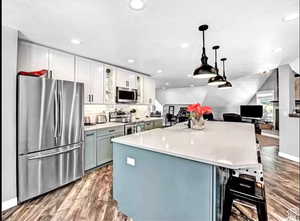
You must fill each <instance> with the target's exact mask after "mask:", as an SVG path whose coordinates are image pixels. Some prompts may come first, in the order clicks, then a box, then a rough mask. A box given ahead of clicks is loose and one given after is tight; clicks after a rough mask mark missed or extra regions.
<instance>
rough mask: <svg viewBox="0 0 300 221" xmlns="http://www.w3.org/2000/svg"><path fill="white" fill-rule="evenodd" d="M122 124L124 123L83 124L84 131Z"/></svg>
mask: <svg viewBox="0 0 300 221" xmlns="http://www.w3.org/2000/svg"><path fill="white" fill-rule="evenodd" d="M124 125H125V123H116V122H107V123H104V124H96V125H92V126H84V131H90V130H99V129H103V128H110V127H117V126H124Z"/></svg>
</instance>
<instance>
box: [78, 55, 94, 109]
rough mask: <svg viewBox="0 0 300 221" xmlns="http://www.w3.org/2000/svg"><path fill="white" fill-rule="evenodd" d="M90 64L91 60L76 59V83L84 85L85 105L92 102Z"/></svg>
mask: <svg viewBox="0 0 300 221" xmlns="http://www.w3.org/2000/svg"><path fill="white" fill-rule="evenodd" d="M89 73H90V64H89V60H87V59H84V58H80V57H76V72H75V81H77V82H81V83H84V103H89V102H91V94H90V88H89V83H90V75H89Z"/></svg>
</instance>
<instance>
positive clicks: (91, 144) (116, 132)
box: [84, 126, 124, 170]
mask: <svg viewBox="0 0 300 221" xmlns="http://www.w3.org/2000/svg"><path fill="white" fill-rule="evenodd" d="M123 135H124V127H123V126H122V127H121V126H120V127H114V128H103V129H98V130H94V131H88V132H86V133H85V142H84V146H85V147H84V148H85V170H89V169H92V168H94V167H97V166H100V165H102V164H105V163H108V162H110V161H112V159H113V147H112V142H111V139H113V138H115V137H120V136H123Z"/></svg>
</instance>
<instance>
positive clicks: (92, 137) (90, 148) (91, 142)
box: [84, 131, 97, 170]
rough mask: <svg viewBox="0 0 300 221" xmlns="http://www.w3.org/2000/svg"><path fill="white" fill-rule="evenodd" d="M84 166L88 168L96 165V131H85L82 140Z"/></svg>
mask: <svg viewBox="0 0 300 221" xmlns="http://www.w3.org/2000/svg"><path fill="white" fill-rule="evenodd" d="M84 158H85V163H84V168H85V170H89V169H91V168H93V167H96V165H97V158H96V131H88V132H86V133H85V140H84Z"/></svg>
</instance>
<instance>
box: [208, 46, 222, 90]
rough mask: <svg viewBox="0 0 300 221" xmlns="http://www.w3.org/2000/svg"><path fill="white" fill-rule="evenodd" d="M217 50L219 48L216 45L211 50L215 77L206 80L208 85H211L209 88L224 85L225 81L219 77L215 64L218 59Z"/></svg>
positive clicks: (216, 64)
mask: <svg viewBox="0 0 300 221" xmlns="http://www.w3.org/2000/svg"><path fill="white" fill-rule="evenodd" d="M219 48H220V46H218V45H216V46H213V49H214V50H215V70H216V73H217V75H216V76H215V77H212V78H210V79H209V80H208V85H211V86H219V85H222V84H225V83H226V81H225V79H224V78H223V77H222V76H221V75H219V69H218V63H217V59H218V58H217V50H218V49H219Z"/></svg>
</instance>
